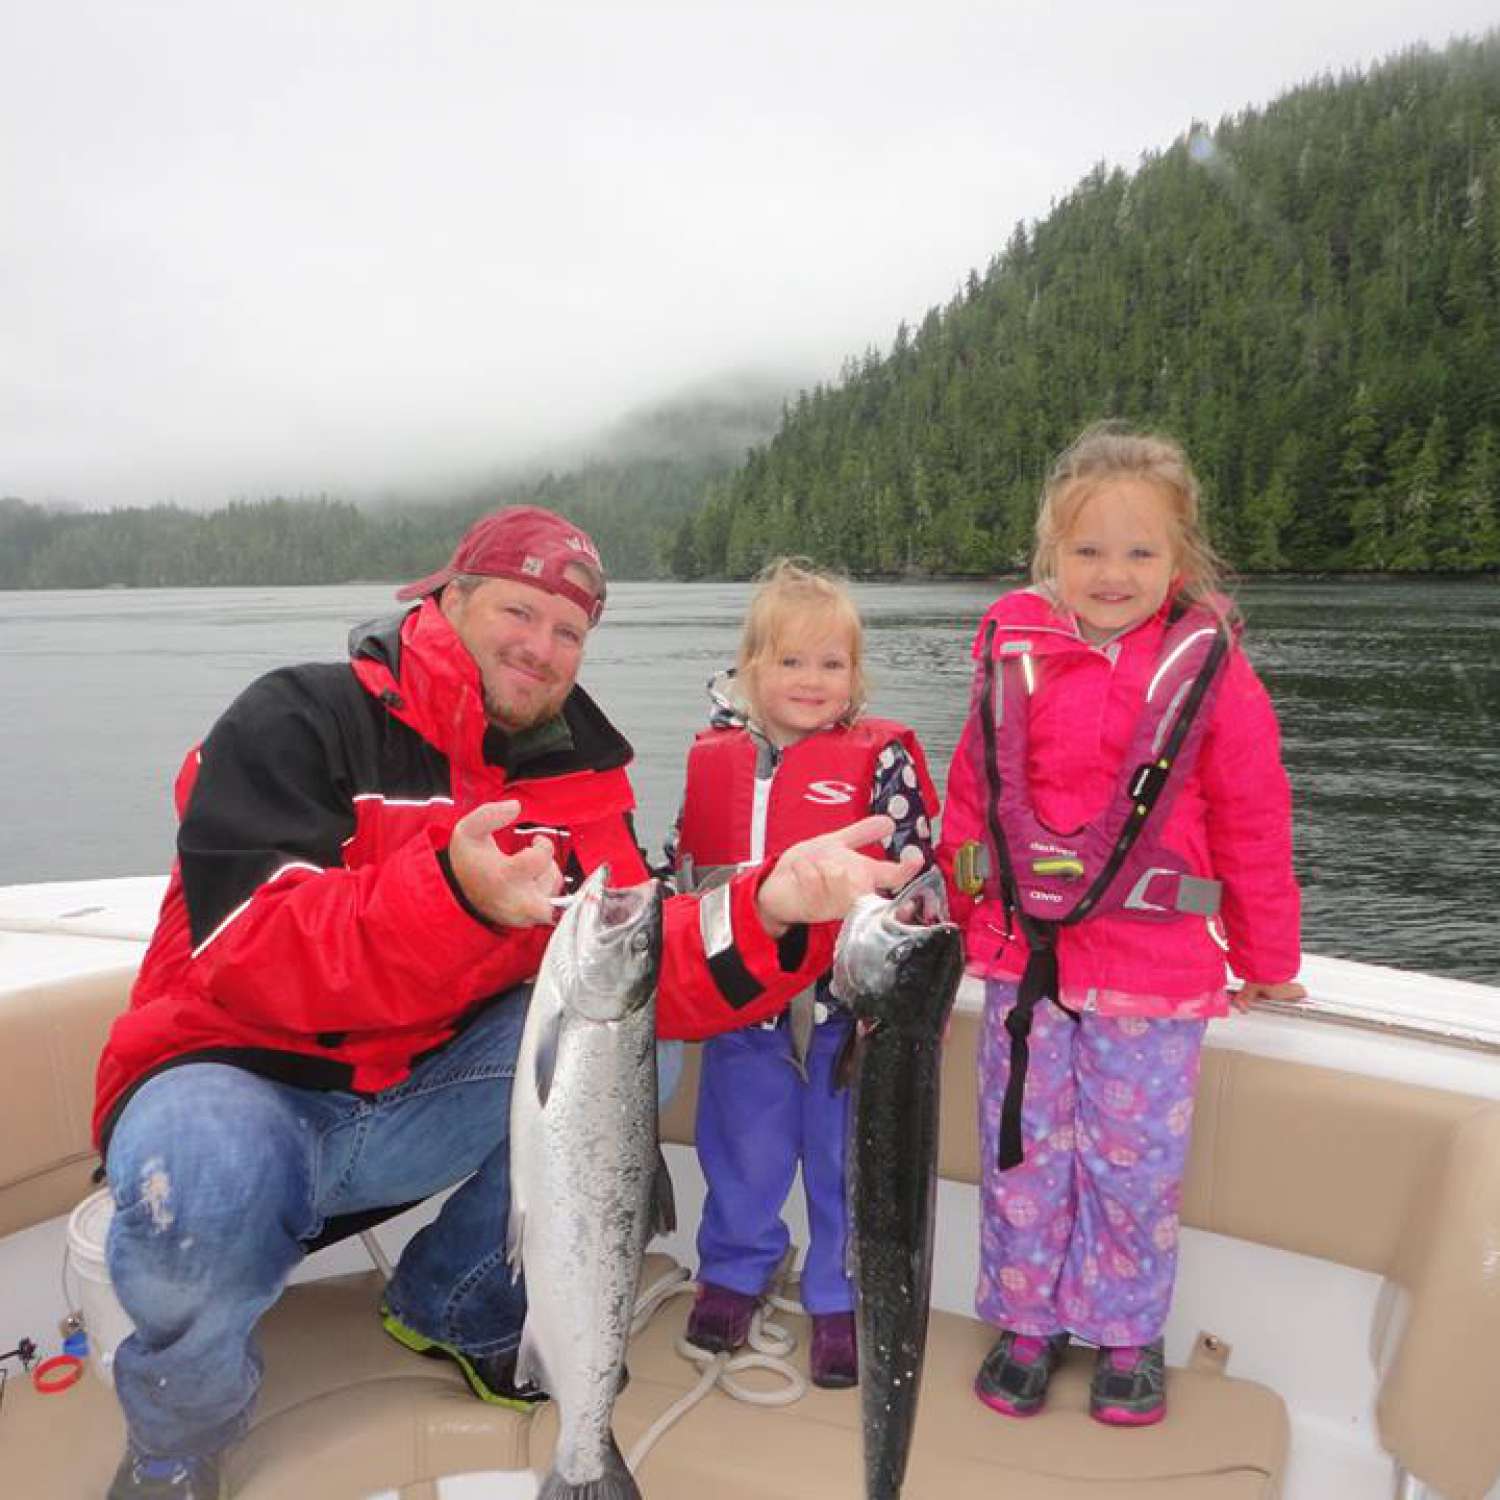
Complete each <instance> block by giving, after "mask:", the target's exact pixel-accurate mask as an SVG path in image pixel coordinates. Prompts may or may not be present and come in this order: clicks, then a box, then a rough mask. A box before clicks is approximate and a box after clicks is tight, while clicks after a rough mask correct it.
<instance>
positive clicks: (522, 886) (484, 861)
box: [448, 802, 563, 927]
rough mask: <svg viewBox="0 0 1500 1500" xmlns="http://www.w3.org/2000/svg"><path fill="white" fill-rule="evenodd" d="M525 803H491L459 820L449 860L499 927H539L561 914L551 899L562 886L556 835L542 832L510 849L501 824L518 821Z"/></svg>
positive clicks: (479, 906)
mask: <svg viewBox="0 0 1500 1500" xmlns="http://www.w3.org/2000/svg"><path fill="white" fill-rule="evenodd" d="M520 811H521V804H520V803H519V802H486V803H483V804H482V805H481V806H479V807H476V808H475V809H474V810H473V812H470V813H465V814H464V816H463V817H461V818H460V819H459V820H458V822H457V823H455V824H454V825H453V833H452V834H451V835H450V837H449V840H448V863H449V865H450V867H451V868H452V870H453V878H454V879H455V880H456V881H457V882H458V884H459V888H460V889H461V890H462V891H463V893H464V895H465V897H466V898H467V899H468V902H469V904H470V905H471V906H472V907H473V908H474V909H475V911H477V912H479V913H480V914H481V915H482V916H483V917H485V918H486V920H488V921H490V922H493V923H495V924H496V926H499V927H539V926H543V925H546V924H550V923H551V921H552V919H553V917H554V916H555V915H556V913H555V911H554V909H553V907H552V905H551V898H552V897H553V896H555V895H557V894H558V892H559V891H561V890H562V885H563V877H562V871H561V870H559V869H558V868H557V860H556V859H555V858H554V854H555V851H554V849H553V847H552V840H551V839H549V838H547V837H546V836H545V835H543V834H538V835H537V836H536V837H535V838H534V839H532V841H531V843H530V844H528V845H527V846H526V847H525V848H524V849H519V850H517V851H516V852H515V853H514V854H506V853H505V852H504V851H503V850H502V849H501V848H500V846H499V845H498V844H497V843H496V842H495V838H494V835H495V833H496V831H497V830H498V829H501V828H505V827H508V826H509V825H510V824H511V823H514V822H515V820H516V818H517V816H518V815H519V814H520Z"/></svg>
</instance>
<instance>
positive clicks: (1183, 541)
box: [1031, 421, 1224, 603]
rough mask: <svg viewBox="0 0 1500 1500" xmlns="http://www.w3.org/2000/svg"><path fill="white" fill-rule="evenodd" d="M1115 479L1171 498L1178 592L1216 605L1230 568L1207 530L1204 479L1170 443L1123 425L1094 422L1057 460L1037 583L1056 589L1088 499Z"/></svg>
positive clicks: (1040, 534)
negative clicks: (1065, 546) (1065, 550)
mask: <svg viewBox="0 0 1500 1500" xmlns="http://www.w3.org/2000/svg"><path fill="white" fill-rule="evenodd" d="M1112 479H1137V480H1140V481H1142V482H1143V483H1146V484H1151V485H1154V486H1155V487H1156V488H1157V489H1158V490H1159V491H1160V492H1161V494H1162V496H1163V497H1164V498H1165V499H1166V501H1167V504H1168V509H1169V511H1170V514H1171V527H1172V533H1173V536H1172V540H1173V542H1174V543H1175V546H1176V554H1177V555H1176V558H1175V563H1176V567H1175V570H1174V573H1175V593H1176V594H1177V596H1178V597H1180V598H1184V599H1190V600H1197V601H1201V602H1205V603H1209V602H1212V600H1213V598H1214V596H1215V595H1217V594H1219V593H1220V592H1221V591H1222V589H1223V587H1224V564H1223V563H1222V562H1221V561H1220V559H1219V556H1218V554H1217V553H1216V552H1215V551H1214V549H1213V546H1212V544H1211V543H1210V542H1209V540H1208V537H1207V536H1206V535H1205V533H1204V531H1203V523H1202V520H1201V514H1202V496H1201V494H1200V492H1199V489H1198V476H1197V475H1196V474H1194V473H1193V466H1192V465H1191V464H1190V463H1189V462H1188V457H1187V454H1186V453H1184V452H1183V450H1182V447H1181V446H1180V445H1179V444H1178V443H1175V442H1174V441H1173V440H1172V439H1171V438H1168V437H1163V436H1161V435H1160V434H1159V433H1154V432H1135V431H1133V430H1132V429H1131V428H1129V427H1128V426H1126V425H1125V424H1124V423H1123V422H1116V421H1109V422H1096V423H1094V424H1093V426H1091V427H1086V428H1084V430H1083V431H1082V432H1081V433H1079V434H1078V436H1077V437H1076V438H1074V439H1073V441H1072V442H1071V443H1070V444H1069V445H1068V447H1067V448H1065V449H1064V450H1063V452H1062V453H1061V454H1060V455H1059V457H1058V459H1057V462H1056V463H1055V464H1053V466H1052V472H1051V473H1050V474H1049V475H1048V476H1047V483H1046V485H1045V486H1044V488H1043V490H1042V503H1041V506H1040V507H1039V509H1038V510H1037V516H1036V550H1035V552H1033V553H1032V557H1031V576H1032V579H1033V581H1034V582H1036V583H1038V584H1041V585H1042V586H1044V587H1046V588H1048V589H1055V587H1056V582H1057V554H1058V549H1059V547H1060V546H1061V545H1062V542H1063V539H1064V538H1065V537H1066V536H1067V535H1068V533H1069V532H1070V531H1071V530H1072V528H1073V524H1074V523H1075V522H1076V521H1077V519H1078V512H1079V511H1080V510H1082V509H1083V506H1084V504H1085V502H1086V501H1087V500H1088V499H1089V498H1090V497H1091V496H1093V495H1095V494H1097V493H1098V492H1099V490H1100V488H1101V487H1102V486H1104V485H1105V484H1108V483H1109V481H1110V480H1112Z"/></svg>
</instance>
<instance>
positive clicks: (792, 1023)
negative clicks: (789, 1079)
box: [786, 986, 817, 1083]
mask: <svg viewBox="0 0 1500 1500" xmlns="http://www.w3.org/2000/svg"><path fill="white" fill-rule="evenodd" d="M816 1004H817V1000H816V998H815V996H814V995H813V991H812V987H811V986H809V987H808V988H807V989H805V990H803V991H802V993H801V994H800V995H797V996H795V997H794V998H793V1000H792V1003H791V1004H790V1005H789V1006H787V1011H786V1021H787V1031H788V1034H789V1036H790V1039H791V1044H792V1051H791V1056H790V1058H789V1059H788V1061H789V1062H790V1063H791V1065H792V1067H793V1068H795V1069H796V1070H797V1077H798V1078H800V1079H801V1080H802V1081H803V1083H806V1082H807V1081H808V1077H807V1054H808V1053H809V1052H811V1051H812V1038H813V1027H814V1026H815V1025H816V1024H817V1016H816V1012H815V1006H816Z"/></svg>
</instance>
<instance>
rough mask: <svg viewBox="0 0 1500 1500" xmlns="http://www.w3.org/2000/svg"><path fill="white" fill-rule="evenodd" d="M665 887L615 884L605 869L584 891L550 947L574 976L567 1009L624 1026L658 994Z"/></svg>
mask: <svg viewBox="0 0 1500 1500" xmlns="http://www.w3.org/2000/svg"><path fill="white" fill-rule="evenodd" d="M661 902H662V897H661V887H660V885H659V884H658V883H657V882H656V881H654V880H646V881H642V882H641V884H639V885H627V886H619V887H614V886H611V885H610V884H609V866H608V865H600V866H599V867H598V869H596V870H595V871H594V872H593V874H592V875H590V876H589V877H588V879H587V880H585V881H584V883H583V884H582V885H581V886H580V887H579V888H578V892H577V894H576V895H575V896H574V898H573V900H572V902H571V904H570V905H569V907H568V909H567V911H565V912H564V913H563V916H562V920H561V921H560V922H559V923H558V924H557V928H556V930H555V931H554V932H553V934H552V938H551V941H550V942H549V944H548V949H549V952H550V950H551V948H552V947H553V946H554V945H560V952H559V953H558V954H557V955H556V956H555V957H556V959H557V960H558V961H559V962H560V963H561V964H562V966H563V968H564V969H565V970H566V971H567V973H568V975H569V979H570V982H569V983H568V985H567V986H566V994H567V1002H566V1003H567V1007H568V1009H569V1010H572V1011H574V1012H576V1013H577V1014H579V1015H581V1016H583V1017H584V1018H585V1019H587V1020H590V1021H619V1020H623V1019H624V1018H625V1017H626V1016H629V1015H633V1014H635V1013H636V1012H637V1011H639V1010H640V1009H641V1008H642V1007H643V1006H644V1005H645V1004H646V1003H647V1002H648V1001H649V1000H651V999H652V998H653V997H654V996H655V994H656V982H657V975H658V973H659V972H660V969H661Z"/></svg>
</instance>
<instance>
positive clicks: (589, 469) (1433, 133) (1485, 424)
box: [0, 32, 1500, 588]
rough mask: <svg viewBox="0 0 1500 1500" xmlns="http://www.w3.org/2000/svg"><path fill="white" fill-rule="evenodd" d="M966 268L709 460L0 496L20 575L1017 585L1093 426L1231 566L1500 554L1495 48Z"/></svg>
mask: <svg viewBox="0 0 1500 1500" xmlns="http://www.w3.org/2000/svg"><path fill="white" fill-rule="evenodd" d="M955 275H956V277H962V280H961V282H960V284H959V285H958V286H957V289H956V290H955V292H954V295H953V296H952V298H951V299H950V300H949V301H948V303H947V304H946V305H945V306H942V307H934V308H931V309H930V310H928V311H927V312H926V314H925V316H922V317H921V318H920V319H919V320H918V321H916V322H914V323H912V324H906V323H903V324H902V325H901V326H900V327H899V328H898V329H897V330H896V332H895V336H894V338H893V340H892V341H891V343H890V345H889V347H888V348H887V349H885V350H884V351H883V352H882V351H879V350H876V349H871V350H869V351H868V352H866V353H865V354H863V355H861V356H857V357H852V358H850V359H849V360H848V361H847V362H846V363H845V366H844V368H843V370H842V372H841V374H840V376H839V378H838V379H837V380H835V381H832V382H830V383H828V384H825V385H819V386H816V387H814V388H813V389H810V390H804V391H802V392H801V393H800V394H796V395H795V396H793V397H790V398H788V399H787V401H786V403H785V404H784V406H783V407H782V408H781V410H780V412H779V414H776V415H774V416H773V417H772V418H771V420H770V421H768V422H765V423H763V424H762V425H761V427H760V428H759V429H758V431H759V433H760V434H763V435H760V436H758V437H757V438H756V440H755V441H754V442H753V445H752V446H750V447H749V448H748V449H746V448H744V447H740V448H738V449H737V450H735V451H728V450H727V449H726V448H724V447H722V446H721V447H719V448H717V449H715V448H713V447H712V445H704V444H701V443H700V444H696V445H695V444H692V443H690V442H688V443H685V444H683V445H681V446H679V447H677V448H675V449H673V450H671V451H668V450H661V449H659V450H658V451H656V452H655V453H653V454H651V455H649V456H641V455H640V454H636V455H634V456H628V457H623V458H619V459H614V460H611V459H596V460H595V461H593V462H592V463H590V464H588V465H584V466H580V467H578V468H576V469H573V470H571V471H568V472H558V473H553V474H548V475H545V476H543V477H541V478H535V477H533V478H530V479H528V480H527V481H525V482H524V483H516V484H510V485H502V486H498V487H496V488H493V489H491V490H489V491H488V492H487V493H484V494H479V493H477V492H476V493H468V494H465V495H454V496H451V497H449V498H448V499H447V500H445V501H443V502H441V503H438V504H435V505H427V506H423V507H420V508H418V507H415V506H411V507H407V508H405V509H403V510H401V511H393V510H391V509H389V508H386V509H372V508H368V507H362V506H357V505H355V504H352V503H349V502H347V501H344V500H341V499H336V498H328V497H323V498H319V499H317V500H314V501H303V500H296V501H294V500H290V499H284V498H279V499H266V500H245V501H241V502H237V503H235V504H233V505H230V506H228V507H227V508H224V509H221V510H218V511H210V512H202V511H192V510H187V509H182V508H178V507H172V506H165V505H163V506H157V507H147V508H138V509H130V510H113V511H102V512H92V511H89V512H85V511H57V510H53V509H49V508H46V507H44V506H42V505H39V504H35V503H32V502H30V501H28V500H26V499H25V498H10V499H4V500H0V587H3V588H25V587H43V588H57V587H90V586H99V585H105V584H128V585H196V584H218V583H318V582H334V581H347V580H353V579H380V578H391V579H401V578H406V577H412V576H416V575H418V574H420V573H422V572H425V571H427V570H428V569H430V568H431V567H433V566H435V565H436V563H437V562H438V561H439V560H440V559H441V558H442V557H444V556H446V555H447V553H448V551H449V550H450V549H451V547H452V544H453V541H454V540H455V538H456V537H457V535H458V534H459V532H460V531H461V530H462V529H463V527H464V525H465V524H467V522H468V521H469V520H471V519H472V518H473V517H474V516H476V515H478V514H480V513H481V512H483V511H484V510H486V509H489V508H491V507H493V506H494V505H497V504H503V503H510V502H534V503H541V504H547V505H551V506H553V507H554V508H556V509H559V510H562V511H564V512H565V513H567V514H568V515H570V516H571V517H572V518H573V519H575V520H576V521H578V522H579V523H580V524H582V525H584V526H586V527H588V528H590V529H591V530H592V531H593V533H594V535H595V537H596V539H597V540H598V542H599V544H600V548H601V551H602V552H603V554H604V557H605V560H606V563H607V564H608V565H609V567H610V570H611V572H612V574H614V575H615V576H617V577H662V576H675V577H678V578H684V579H692V578H705V577H744V576H746V575H748V574H751V573H753V572H754V571H755V570H756V569H757V568H758V567H759V566H760V565H761V564H762V563H763V562H764V561H765V559H766V558H768V557H770V556H773V555H775V554H778V553H786V552H796V553H804V554H807V555H810V556H812V557H814V558H816V559H818V560H820V561H822V562H826V563H829V564H833V565H836V566H840V567H842V568H845V569H847V570H849V571H850V572H852V573H854V574H855V575H858V576H897V577H899V576H915V577H933V576H948V575H986V574H992V573H999V572H1005V571H1009V570H1013V569H1015V568H1017V567H1019V566H1021V565H1022V564H1023V562H1024V559H1025V557H1026V554H1027V551H1028V545H1029V539H1030V532H1031V526H1032V519H1033V516H1034V514H1035V507H1036V501H1037V496H1038V494H1039V491H1040V487H1041V483H1042V480H1043V477H1044V475H1045V473H1046V471H1047V469H1048V467H1049V466H1050V463H1051V460H1052V459H1053V457H1054V456H1055V455H1056V453H1057V452H1058V451H1059V450H1060V449H1061V448H1062V447H1063V446H1065V445H1066V443H1067V442H1068V441H1069V440H1070V439H1071V438H1072V437H1073V436H1074V435H1075V434H1076V433H1077V432H1078V430H1079V429H1080V428H1081V427H1083V426H1084V425H1085V424H1087V423H1088V422H1091V421H1094V420H1097V419H1099V418H1103V417H1119V418H1122V419H1124V420H1126V421H1128V422H1131V423H1133V424H1138V425H1141V426H1144V427H1149V428H1152V429H1156V430H1160V431H1164V432H1167V433H1169V434H1171V435H1172V436H1174V437H1176V438H1178V439H1179V440H1180V441H1181V442H1182V443H1183V444H1184V445H1185V446H1186V448H1187V451H1188V453H1189V455H1190V457H1191V458H1192V460H1193V462H1194V465H1195V467H1196V468H1197V470H1198V473H1199V476H1200V478H1201V479H1202V481H1203V486H1204V491H1205V496H1206V501H1207V505H1208V515H1209V525H1210V531H1211V534H1212V536H1213V538H1214V541H1215V544H1216V545H1217V547H1218V549H1219V550H1220V551H1221V552H1222V553H1223V554H1224V555H1225V557H1226V558H1227V559H1228V561H1229V562H1230V563H1231V564H1232V565H1233V566H1234V567H1235V568H1236V569H1237V570H1238V571H1240V572H1242V573H1256V572H1298V571H1312V572H1334V571H1337V572H1368V573H1423V572H1445V573H1475V572H1483V571H1490V570H1496V569H1500V32H1491V33H1490V34H1489V35H1488V36H1486V37H1484V38H1482V39H1479V40H1469V41H1460V42H1456V43H1454V44H1452V45H1451V46H1449V47H1448V48H1446V49H1444V50H1441V51H1434V50H1429V49H1426V48H1419V49H1413V50H1411V51H1409V52H1406V53H1403V54H1401V55H1399V56H1397V57H1394V58H1391V59H1389V60H1387V61H1385V62H1384V63H1381V64H1379V65H1378V66H1375V67H1373V68H1371V69H1370V70H1368V71H1367V72H1363V73H1360V74H1350V75H1345V76H1339V77H1324V78H1319V79H1316V80H1314V81H1312V82H1309V83H1307V84H1305V85H1303V86H1301V87H1298V88H1296V89H1294V90H1292V91H1290V92H1288V93H1287V94H1285V95H1283V96H1282V97H1280V98H1279V99H1277V100H1275V101H1274V102H1272V103H1270V104H1269V105H1266V106H1264V107H1261V108H1256V109H1247V110H1245V111H1244V112H1242V113H1240V114H1237V115H1234V116H1232V117H1229V118H1225V119H1223V120H1222V121H1220V122H1219V123H1218V124H1217V125H1207V124H1201V125H1195V126H1193V127H1192V128H1191V129H1188V130H1186V131H1185V132H1184V133H1183V134H1182V136H1181V137H1180V138H1179V139H1177V140H1176V141H1175V142H1173V143H1172V144H1171V145H1170V146H1168V147H1166V148H1165V149H1163V150H1160V151H1157V152H1152V153H1150V154H1148V155H1146V156H1144V157H1143V158H1142V159H1141V161H1140V163H1139V165H1138V167H1137V168H1136V169H1135V170H1134V171H1132V172H1127V171H1123V170H1108V169H1106V168H1104V167H1099V168H1096V169H1095V170H1094V171H1093V172H1091V173H1090V174H1089V175H1088V176H1087V177H1085V178H1084V179H1083V180H1082V181H1081V182H1079V183H1078V184H1077V185H1076V186H1075V187H1074V188H1073V190H1072V191H1071V192H1070V193H1069V194H1068V195H1067V196H1066V197H1065V198H1064V199H1062V200H1061V201H1059V202H1057V203H1056V204H1055V205H1054V206H1053V208H1052V211H1051V212H1050V213H1048V214H1047V215H1046V216H1045V217H1044V218H1042V219H1040V220H1038V221H1036V222H1033V223H1029V224H1020V225H1017V226H1016V228H1015V229H1014V231H1013V232H1012V233H1011V235H1010V237H1009V240H1008V242H1007V243H1006V244H1005V245H1004V246H1003V247H1001V248H999V249H998V250H997V252H996V254H995V255H994V256H993V258H992V259H991V261H990V263H989V264H988V265H987V266H986V267H984V268H983V269H978V268H976V269H974V270H971V271H969V272H968V273H967V275H966V276H964V275H963V272H962V268H955ZM740 431H741V433H743V432H746V431H748V432H751V433H752V434H754V433H756V431H757V429H756V428H755V427H754V426H753V424H752V425H749V426H746V427H742V428H741V429H740ZM104 498H105V499H106V500H107V497H104Z"/></svg>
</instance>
